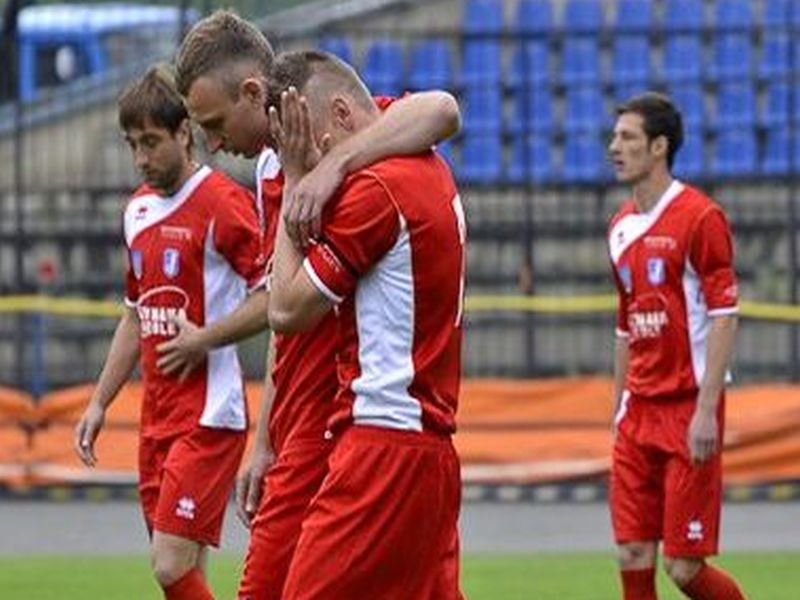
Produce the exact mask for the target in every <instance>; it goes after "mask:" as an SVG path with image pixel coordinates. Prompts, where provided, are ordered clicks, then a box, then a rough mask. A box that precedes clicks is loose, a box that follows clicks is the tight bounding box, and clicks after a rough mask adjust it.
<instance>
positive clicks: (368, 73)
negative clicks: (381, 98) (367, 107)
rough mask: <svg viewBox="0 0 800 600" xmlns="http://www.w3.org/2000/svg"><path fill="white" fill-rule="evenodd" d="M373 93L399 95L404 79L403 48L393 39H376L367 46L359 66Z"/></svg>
mask: <svg viewBox="0 0 800 600" xmlns="http://www.w3.org/2000/svg"><path fill="white" fill-rule="evenodd" d="M361 73H362V75H363V76H364V81H365V82H366V83H367V85H368V86H369V88H370V91H372V93H373V94H376V95H386V96H399V95H400V94H401V93H402V91H403V83H404V81H405V57H404V55H403V49H402V48H401V47H400V45H399V44H398V43H397V42H395V41H393V40H376V41H374V42H373V43H372V45H371V46H370V47H369V48H367V51H366V54H365V55H364V65H363V67H362V68H361Z"/></svg>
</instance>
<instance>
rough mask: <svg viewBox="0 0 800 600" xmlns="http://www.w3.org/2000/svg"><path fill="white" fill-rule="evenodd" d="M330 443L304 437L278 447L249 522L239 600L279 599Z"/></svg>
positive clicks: (321, 475)
mask: <svg viewBox="0 0 800 600" xmlns="http://www.w3.org/2000/svg"><path fill="white" fill-rule="evenodd" d="M332 447H333V443H332V442H326V441H324V440H320V441H316V440H314V441H303V442H297V443H293V444H291V445H290V446H288V447H286V448H284V449H282V450H281V451H280V453H279V454H278V458H277V460H276V461H275V463H274V464H273V465H272V466H271V467H270V468H269V470H268V471H267V473H266V476H265V478H264V492H263V493H264V495H263V496H262V500H261V504H260V505H259V507H258V513H257V514H256V516H255V518H254V519H253V522H252V523H251V525H250V545H249V547H248V548H247V557H246V558H245V562H244V573H243V575H242V581H241V583H240V584H239V599H240V600H281V597H282V594H283V585H284V583H285V582H286V573H287V571H288V570H289V563H290V562H291V561H292V556H293V555H294V549H295V546H297V539H298V538H299V537H300V526H301V525H302V524H303V518H304V517H305V515H306V510H307V509H308V505H309V504H310V503H311V500H312V499H313V498H314V496H315V495H316V493H317V492H318V491H319V488H320V486H321V485H322V480H323V479H325V475H326V474H327V472H328V457H329V455H330V452H331V448H332Z"/></svg>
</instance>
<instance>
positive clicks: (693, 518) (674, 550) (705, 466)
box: [664, 454, 722, 558]
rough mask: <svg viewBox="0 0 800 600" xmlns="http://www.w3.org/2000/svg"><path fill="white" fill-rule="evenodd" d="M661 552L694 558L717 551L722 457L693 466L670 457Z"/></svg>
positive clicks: (678, 556)
mask: <svg viewBox="0 0 800 600" xmlns="http://www.w3.org/2000/svg"><path fill="white" fill-rule="evenodd" d="M665 494H666V499H665V505H664V554H665V555H667V556H670V557H673V558H696V557H704V556H710V555H713V554H716V553H717V550H718V547H719V523H720V514H721V510H722V457H721V455H720V454H717V455H715V456H714V457H712V458H711V459H710V460H708V461H706V462H704V463H701V464H699V465H694V464H692V463H690V462H689V460H688V458H687V457H686V456H685V455H679V456H675V457H674V458H673V459H671V460H670V462H669V465H668V468H667V473H666V477H665Z"/></svg>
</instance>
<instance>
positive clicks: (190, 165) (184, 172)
mask: <svg viewBox="0 0 800 600" xmlns="http://www.w3.org/2000/svg"><path fill="white" fill-rule="evenodd" d="M199 168H200V164H199V163H196V162H195V161H193V160H190V161H188V162H187V163H186V164H184V165H183V168H182V169H181V174H180V176H179V177H178V178H177V179H176V180H175V183H173V184H172V185H171V186H169V188H170V189H168V190H159V192H161V194H162V195H164V196H165V197H166V196H174V195H175V194H177V193H178V191H180V189H181V188H182V187H183V186H184V185H185V184H186V182H187V181H189V179H191V177H192V175H194V174H195V173H197V170H198V169H199Z"/></svg>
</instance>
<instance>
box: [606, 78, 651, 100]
mask: <svg viewBox="0 0 800 600" xmlns="http://www.w3.org/2000/svg"><path fill="white" fill-rule="evenodd" d="M649 89H650V88H649V86H647V85H644V84H641V83H626V84H624V85H616V84H615V85H614V90H613V98H614V102H615V103H617V104H620V103H622V102H627V101H628V100H630V99H631V98H633V97H634V96H638V95H640V94H643V93H645V92H647V91H649Z"/></svg>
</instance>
